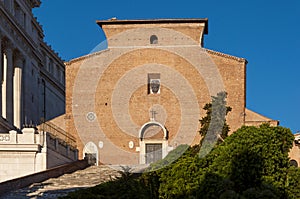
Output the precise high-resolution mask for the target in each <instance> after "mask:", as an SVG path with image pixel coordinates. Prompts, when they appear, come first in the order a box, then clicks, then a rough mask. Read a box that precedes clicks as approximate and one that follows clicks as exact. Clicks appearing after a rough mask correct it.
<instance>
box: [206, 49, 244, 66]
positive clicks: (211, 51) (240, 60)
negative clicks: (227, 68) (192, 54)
mask: <svg viewBox="0 0 300 199" xmlns="http://www.w3.org/2000/svg"><path fill="white" fill-rule="evenodd" d="M204 50H205V51H206V52H208V53H209V54H212V55H217V56H220V57H224V58H228V59H232V60H235V61H238V62H244V63H246V64H247V63H248V61H247V60H246V59H245V58H241V57H236V56H232V55H228V54H225V53H221V52H217V51H214V50H210V49H206V48H204Z"/></svg>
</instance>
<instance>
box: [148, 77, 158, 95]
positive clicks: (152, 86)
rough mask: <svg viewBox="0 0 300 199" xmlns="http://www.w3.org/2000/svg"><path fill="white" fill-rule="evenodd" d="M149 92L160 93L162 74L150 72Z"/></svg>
mask: <svg viewBox="0 0 300 199" xmlns="http://www.w3.org/2000/svg"><path fill="white" fill-rule="evenodd" d="M148 94H160V74H159V73H149V74H148Z"/></svg>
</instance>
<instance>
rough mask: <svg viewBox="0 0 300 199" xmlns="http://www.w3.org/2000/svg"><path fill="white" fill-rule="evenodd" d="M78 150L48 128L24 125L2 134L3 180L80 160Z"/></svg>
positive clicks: (1, 164)
mask: <svg viewBox="0 0 300 199" xmlns="http://www.w3.org/2000/svg"><path fill="white" fill-rule="evenodd" d="M77 159H78V158H77V150H76V149H75V148H74V147H71V146H70V145H68V144H67V143H66V142H63V141H61V140H60V139H58V138H55V137H54V136H53V135H51V134H50V133H48V132H42V131H40V132H38V131H37V130H36V129H35V128H24V129H23V130H22V133H18V132H16V131H10V132H9V134H4V133H3V134H0V170H1V173H0V181H5V180H9V179H13V178H17V177H20V176H24V175H29V174H32V173H36V172H39V171H43V170H46V169H49V168H53V167H56V166H59V165H62V164H66V163H70V162H73V161H76V160H77Z"/></svg>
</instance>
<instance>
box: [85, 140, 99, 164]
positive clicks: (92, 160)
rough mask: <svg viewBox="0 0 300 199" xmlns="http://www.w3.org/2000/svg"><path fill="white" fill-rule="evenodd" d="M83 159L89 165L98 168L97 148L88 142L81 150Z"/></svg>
mask: <svg viewBox="0 0 300 199" xmlns="http://www.w3.org/2000/svg"><path fill="white" fill-rule="evenodd" d="M83 157H84V159H87V160H88V162H89V164H90V165H97V166H98V148H97V145H96V144H94V143H93V142H88V143H87V144H86V145H85V146H84V149H83Z"/></svg>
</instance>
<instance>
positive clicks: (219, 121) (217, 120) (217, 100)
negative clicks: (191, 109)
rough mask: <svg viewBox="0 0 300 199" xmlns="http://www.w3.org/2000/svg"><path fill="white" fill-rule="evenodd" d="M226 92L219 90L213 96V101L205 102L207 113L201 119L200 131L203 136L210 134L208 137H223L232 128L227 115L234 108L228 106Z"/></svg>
mask: <svg viewBox="0 0 300 199" xmlns="http://www.w3.org/2000/svg"><path fill="white" fill-rule="evenodd" d="M226 97H227V93H226V92H219V93H218V94H217V96H212V101H211V102H210V103H207V104H205V106H204V108H203V109H204V110H205V111H206V115H205V116H204V117H202V118H201V119H200V120H199V121H200V124H201V129H200V131H199V133H200V135H201V136H202V137H205V136H207V135H208V132H209V134H210V135H209V136H211V137H209V138H208V139H213V140H215V139H216V136H218V135H220V136H221V138H222V139H225V138H226V137H227V136H228V132H229V130H230V128H229V125H228V124H227V123H226V115H227V114H228V113H229V112H230V111H231V110H232V108H231V107H229V106H226Z"/></svg>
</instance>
